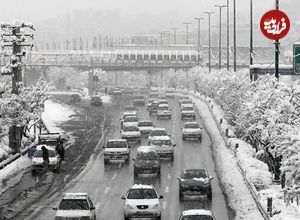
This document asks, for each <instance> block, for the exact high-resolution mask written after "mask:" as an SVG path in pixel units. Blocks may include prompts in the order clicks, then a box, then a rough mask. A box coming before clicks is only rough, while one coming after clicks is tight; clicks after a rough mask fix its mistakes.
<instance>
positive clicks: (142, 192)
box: [127, 189, 157, 199]
mask: <svg viewBox="0 0 300 220" xmlns="http://www.w3.org/2000/svg"><path fill="white" fill-rule="evenodd" d="M127 199H157V194H156V192H155V190H154V189H130V190H129V193H128V196H127Z"/></svg>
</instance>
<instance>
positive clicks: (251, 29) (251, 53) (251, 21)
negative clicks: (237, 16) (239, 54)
mask: <svg viewBox="0 0 300 220" xmlns="http://www.w3.org/2000/svg"><path fill="white" fill-rule="evenodd" d="M252 64H253V4H252V0H250V65H252Z"/></svg>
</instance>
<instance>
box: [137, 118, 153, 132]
mask: <svg viewBox="0 0 300 220" xmlns="http://www.w3.org/2000/svg"><path fill="white" fill-rule="evenodd" d="M138 127H139V129H140V131H141V134H142V135H149V134H150V132H151V130H152V129H153V128H154V125H153V122H152V121H150V120H144V121H139V123H138Z"/></svg>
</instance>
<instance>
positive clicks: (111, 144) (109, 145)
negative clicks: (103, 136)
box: [106, 141, 126, 148]
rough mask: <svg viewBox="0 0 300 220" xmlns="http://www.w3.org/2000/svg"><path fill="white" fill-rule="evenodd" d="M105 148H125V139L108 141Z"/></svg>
mask: <svg viewBox="0 0 300 220" xmlns="http://www.w3.org/2000/svg"><path fill="white" fill-rule="evenodd" d="M106 148H126V141H108V142H107V144H106Z"/></svg>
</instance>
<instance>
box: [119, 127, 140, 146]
mask: <svg viewBox="0 0 300 220" xmlns="http://www.w3.org/2000/svg"><path fill="white" fill-rule="evenodd" d="M121 136H122V139H126V140H127V141H137V142H138V143H141V131H140V129H139V128H138V127H137V126H136V125H123V129H122V130H121Z"/></svg>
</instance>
